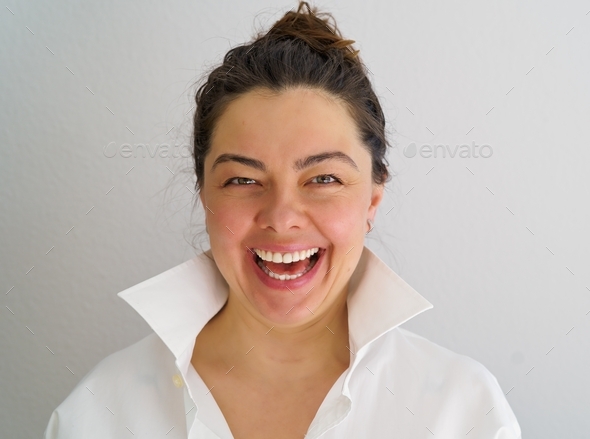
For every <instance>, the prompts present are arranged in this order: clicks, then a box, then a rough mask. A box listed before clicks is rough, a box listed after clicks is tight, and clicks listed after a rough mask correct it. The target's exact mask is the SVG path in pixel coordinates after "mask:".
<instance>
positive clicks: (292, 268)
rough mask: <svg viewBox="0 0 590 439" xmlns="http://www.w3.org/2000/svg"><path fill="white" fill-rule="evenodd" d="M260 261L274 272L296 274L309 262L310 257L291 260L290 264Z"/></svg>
mask: <svg viewBox="0 0 590 439" xmlns="http://www.w3.org/2000/svg"><path fill="white" fill-rule="evenodd" d="M262 263H263V264H264V265H266V267H267V268H268V269H269V270H270V271H272V272H273V273H276V274H297V273H301V272H302V271H303V270H305V269H306V268H307V266H308V265H309V264H311V260H310V258H307V259H304V260H302V261H297V262H291V263H290V264H282V263H276V262H269V261H263V262H262Z"/></svg>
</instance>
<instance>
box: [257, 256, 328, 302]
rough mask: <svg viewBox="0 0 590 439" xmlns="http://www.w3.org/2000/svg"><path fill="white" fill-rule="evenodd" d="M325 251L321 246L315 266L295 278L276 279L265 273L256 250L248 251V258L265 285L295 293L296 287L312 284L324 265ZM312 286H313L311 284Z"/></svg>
mask: <svg viewBox="0 0 590 439" xmlns="http://www.w3.org/2000/svg"><path fill="white" fill-rule="evenodd" d="M254 248H256V247H254ZM307 248H312V247H307ZM301 250H305V249H304V248H302V249H301ZM277 251H280V250H277ZM287 251H288V250H287ZM293 251H296V250H293ZM325 253H326V252H325V250H324V249H323V248H321V247H319V250H318V253H317V254H318V260H317V261H316V263H315V265H314V266H313V268H312V269H311V270H309V271H308V272H307V273H305V274H304V275H303V276H300V277H298V278H297V279H293V280H279V279H275V278H272V277H270V276H268V275H267V274H266V273H264V272H263V271H262V270H261V269H260V267H259V266H258V264H257V263H256V257H257V256H256V253H254V251H252V252H250V251H248V252H247V255H248V256H247V258H248V260H249V261H250V265H251V267H252V269H253V270H254V273H256V276H258V279H259V280H260V282H262V283H263V284H264V285H265V286H267V287H268V288H272V289H273V290H284V291H289V290H291V292H293V293H295V292H294V290H295V289H299V288H303V287H305V286H308V285H309V284H311V282H312V281H313V280H314V278H315V276H316V274H317V273H318V271H319V270H320V267H321V266H322V265H324V264H323V262H324V254H325ZM316 283H317V282H316ZM310 288H311V286H310ZM308 292H309V289H307V290H306V291H305V294H307V293H308Z"/></svg>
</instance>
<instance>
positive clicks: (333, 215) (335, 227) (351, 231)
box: [312, 198, 366, 246]
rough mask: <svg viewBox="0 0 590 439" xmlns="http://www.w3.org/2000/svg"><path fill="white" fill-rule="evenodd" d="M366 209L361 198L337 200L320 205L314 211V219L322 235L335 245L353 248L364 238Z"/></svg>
mask: <svg viewBox="0 0 590 439" xmlns="http://www.w3.org/2000/svg"><path fill="white" fill-rule="evenodd" d="M365 210H366V209H364V208H363V206H362V203H360V202H359V198H355V199H353V200H350V199H336V200H332V202H329V203H322V204H318V205H317V206H315V207H314V209H313V210H312V212H313V214H312V218H313V221H314V223H315V224H316V226H317V228H318V229H319V230H320V231H321V233H322V234H323V235H324V236H325V237H326V238H327V239H329V240H330V241H331V242H332V243H333V244H334V245H338V244H342V245H348V244H350V243H353V244H350V245H351V246H352V245H354V242H356V241H358V240H359V239H361V236H364V231H365V229H364V224H365V219H364V218H365V217H366V212H365Z"/></svg>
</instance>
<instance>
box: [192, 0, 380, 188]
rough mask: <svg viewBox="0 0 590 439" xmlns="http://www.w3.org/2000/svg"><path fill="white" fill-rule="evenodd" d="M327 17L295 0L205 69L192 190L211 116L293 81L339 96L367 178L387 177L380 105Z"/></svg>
mask: <svg viewBox="0 0 590 439" xmlns="http://www.w3.org/2000/svg"><path fill="white" fill-rule="evenodd" d="M304 8H305V9H306V12H304ZM322 16H325V17H326V18H325V19H324V18H321V17H322ZM330 19H331V20H332V21H334V18H333V17H332V15H331V14H329V13H318V12H317V8H315V7H314V8H311V7H310V6H309V4H308V3H307V2H304V1H301V2H299V6H298V8H297V11H296V12H293V11H292V10H291V11H289V12H287V13H286V14H285V15H284V16H283V17H282V18H281V19H280V20H279V21H277V22H276V23H275V24H274V25H273V26H272V28H271V29H270V30H269V31H268V32H267V33H266V34H262V33H259V34H258V35H256V37H255V39H254V41H252V42H250V43H247V44H244V45H241V46H237V47H234V48H232V49H231V50H229V52H227V54H226V55H225V57H224V59H223V63H222V64H221V65H220V66H218V67H216V68H214V69H213V70H212V71H211V72H210V73H209V75H208V78H207V81H206V82H205V83H204V84H202V85H201V86H200V87H199V89H198V91H197V93H196V96H195V101H196V104H197V105H196V108H197V109H196V112H195V116H194V124H193V128H194V131H193V138H192V142H193V146H194V147H193V151H192V155H193V160H194V167H195V173H196V176H197V181H196V189H197V190H198V191H200V190H201V189H202V187H203V183H204V163H205V157H206V156H207V154H208V153H209V150H210V147H211V138H212V136H213V132H214V130H215V126H216V122H217V120H218V119H219V117H220V116H221V115H222V114H223V112H224V110H225V109H226V108H227V106H228V105H229V104H230V103H231V102H232V101H233V100H235V99H236V98H238V97H239V96H240V95H243V94H245V93H247V92H249V91H252V90H254V89H261V90H265V91H268V92H270V93H272V94H280V93H281V92H282V91H286V90H287V89H290V88H296V87H306V88H312V89H321V90H322V91H324V92H327V94H328V95H330V96H331V97H333V98H334V99H336V100H337V101H340V102H343V103H344V104H345V105H346V107H347V109H348V111H349V114H350V115H351V117H352V118H353V120H354V121H355V123H356V126H357V132H358V133H359V136H360V140H361V141H362V143H363V145H365V146H366V148H367V150H368V151H369V153H370V154H371V156H372V179H373V182H374V183H377V184H383V183H385V182H386V181H388V180H389V179H390V175H389V172H388V170H387V160H386V159H385V154H386V152H387V146H388V143H387V139H386V135H385V116H384V114H383V110H382V109H381V105H380V104H379V100H378V99H377V96H376V95H375V93H374V92H373V88H372V86H371V83H370V82H369V79H368V77H367V75H366V72H365V67H364V65H363V63H362V61H361V60H360V58H359V56H358V50H353V49H352V48H351V45H352V43H354V40H345V39H343V38H342V35H341V34H340V31H339V30H338V27H337V26H336V23H335V22H334V23H333V24H331V22H330Z"/></svg>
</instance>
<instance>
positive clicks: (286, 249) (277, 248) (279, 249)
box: [250, 244, 322, 253]
mask: <svg viewBox="0 0 590 439" xmlns="http://www.w3.org/2000/svg"><path fill="white" fill-rule="evenodd" d="M316 247H317V248H318V249H319V250H322V247H320V246H319V245H313V244H311V245H307V246H305V245H301V244H293V245H275V244H269V245H260V246H258V245H255V246H252V247H250V250H251V251H254V250H264V251H271V252H273V253H293V252H300V251H302V250H311V249H312V248H316Z"/></svg>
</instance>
